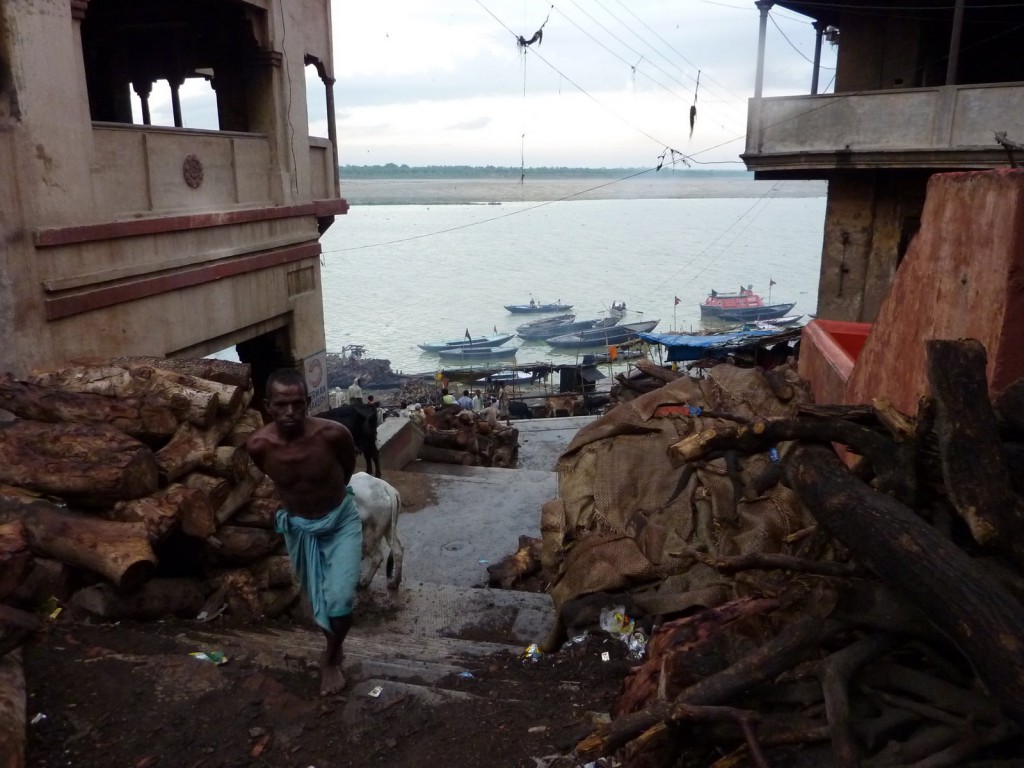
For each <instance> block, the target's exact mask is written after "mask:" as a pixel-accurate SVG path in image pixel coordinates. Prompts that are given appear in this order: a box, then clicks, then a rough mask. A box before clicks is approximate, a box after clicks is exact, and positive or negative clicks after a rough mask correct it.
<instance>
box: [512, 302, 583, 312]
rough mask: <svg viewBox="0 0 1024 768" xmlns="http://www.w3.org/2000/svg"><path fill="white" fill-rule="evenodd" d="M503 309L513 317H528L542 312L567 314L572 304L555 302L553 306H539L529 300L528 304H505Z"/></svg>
mask: <svg viewBox="0 0 1024 768" xmlns="http://www.w3.org/2000/svg"><path fill="white" fill-rule="evenodd" d="M505 309H507V310H508V311H509V312H511V313H512V314H513V315H529V314H540V313H542V312H568V311H569V310H570V309H572V304H563V303H562V302H560V301H556V302H555V303H553V304H539V303H537V302H536V301H534V300H533V299H530V303H529V304H506V305H505Z"/></svg>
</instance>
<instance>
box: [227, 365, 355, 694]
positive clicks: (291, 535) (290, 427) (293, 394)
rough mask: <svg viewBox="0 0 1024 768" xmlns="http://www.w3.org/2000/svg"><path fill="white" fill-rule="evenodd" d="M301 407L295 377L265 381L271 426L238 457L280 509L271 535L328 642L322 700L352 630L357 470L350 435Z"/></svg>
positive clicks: (336, 683)
mask: <svg viewBox="0 0 1024 768" xmlns="http://www.w3.org/2000/svg"><path fill="white" fill-rule="evenodd" d="M307 399H308V396H307V391H306V382H305V379H304V378H303V377H302V374H300V373H299V372H298V371H296V370H294V369H291V368H285V369H281V370H277V371H274V372H273V373H272V374H270V377H269V378H268V379H267V401H266V407H267V411H268V412H269V414H270V416H271V418H272V419H273V422H272V423H270V424H267V425H266V426H265V427H262V428H261V429H259V430H258V431H256V432H254V433H253V434H252V435H251V436H250V437H249V440H248V441H247V442H246V444H245V449H246V451H248V452H249V455H250V456H251V457H252V460H253V462H254V463H255V464H256V466H257V467H259V468H260V469H261V470H262V471H263V472H265V473H266V474H267V475H269V477H270V479H271V480H273V481H274V486H275V488H276V489H277V493H278V496H279V498H280V499H281V502H282V503H283V504H284V509H281V510H279V511H278V513H277V516H276V518H275V527H276V529H277V531H278V533H281V534H283V535H284V539H285V544H286V545H287V548H288V556H289V558H290V559H291V562H292V568H293V569H294V571H295V575H296V577H297V578H298V580H299V583H300V584H301V585H302V587H303V589H304V590H305V591H306V594H307V595H308V596H309V601H310V604H311V606H312V608H313V616H314V618H315V619H316V622H317V624H319V625H320V627H321V629H323V632H324V635H325V636H326V638H327V649H326V650H325V651H324V654H323V656H322V657H321V660H320V693H321V695H328V694H332V693H336V692H338V691H340V690H341V689H342V688H343V687H344V686H345V677H344V675H343V674H342V671H341V662H342V656H343V653H342V644H343V643H344V642H345V635H347V634H348V631H349V629H350V628H351V627H352V610H353V608H354V606H355V590H356V582H357V581H358V580H359V561H360V557H361V555H362V540H363V530H362V524H361V523H360V521H359V512H358V511H357V510H356V505H355V502H354V501H353V497H352V489H351V488H349V487H348V483H349V480H350V479H351V477H352V472H353V470H354V469H355V465H356V452H355V444H354V442H353V440H352V435H351V434H350V433H349V431H348V430H347V429H346V428H345V427H344V426H342V425H341V424H338V423H337V422H334V421H328V420H326V419H317V418H314V417H312V416H308V415H307V413H306V408H307Z"/></svg>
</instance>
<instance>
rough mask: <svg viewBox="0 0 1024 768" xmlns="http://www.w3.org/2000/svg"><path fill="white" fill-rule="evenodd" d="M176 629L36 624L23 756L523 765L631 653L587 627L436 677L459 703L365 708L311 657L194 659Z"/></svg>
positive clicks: (592, 707)
mask: <svg viewBox="0 0 1024 768" xmlns="http://www.w3.org/2000/svg"><path fill="white" fill-rule="evenodd" d="M182 628H183V625H182V624H181V623H177V622H173V621H171V622H161V623H149V624H131V623H125V622H121V623H120V624H117V625H114V624H101V625H92V624H83V623H72V622H61V621H58V622H55V623H53V624H50V625H49V627H48V629H47V631H46V632H45V633H44V634H43V635H41V636H40V637H39V638H37V639H36V640H35V641H34V642H32V643H31V644H30V645H28V646H27V647H26V648H25V674H26V678H27V681H28V689H29V699H28V702H29V703H28V719H29V720H30V722H31V724H30V725H29V744H28V750H27V758H28V761H27V764H28V765H29V766H33V767H42V766H46V767H47V768H56V766H76V767H77V768H116V767H123V768H157V767H158V766H159V767H161V768H164V767H166V768H220V767H224V768H227V767H228V766H275V767H276V766H297V767H298V768H307V767H309V766H314V767H315V768H349V767H351V768H355V766H367V765H388V766H391V767H392V768H422V767H423V766H446V767H447V768H481V767H485V766H486V767H490V768H505V767H507V768H527V767H528V768H534V766H536V765H538V763H537V762H536V761H535V760H534V758H543V757H545V756H549V755H553V754H554V753H558V752H563V751H566V750H568V749H570V748H571V747H572V745H573V744H574V743H575V742H576V741H577V740H578V739H579V738H581V737H582V736H584V735H585V734H587V733H589V732H590V731H591V730H592V728H593V723H594V722H595V720H596V719H599V717H600V714H599V713H606V712H608V711H609V709H610V708H611V706H612V703H613V701H614V699H615V697H616V695H617V693H618V691H619V688H620V681H621V679H622V677H623V676H624V674H625V673H626V671H627V670H628V669H629V667H630V666H631V665H632V664H633V663H635V662H633V661H632V660H630V659H629V658H628V657H627V655H626V649H625V646H624V645H623V644H622V643H620V642H618V641H616V640H613V639H611V638H609V637H604V638H598V637H596V636H591V637H589V638H588V639H587V640H586V641H585V642H584V643H581V644H577V645H575V646H573V647H571V648H569V649H567V650H565V651H563V652H561V653H559V654H553V655H550V656H544V657H541V658H540V659H539V660H536V661H533V660H526V659H523V658H521V657H519V656H516V655H513V654H500V655H496V656H492V657H483V658H478V659H476V660H474V661H471V662H468V663H467V664H466V665H464V666H467V668H468V669H469V671H470V673H471V675H472V676H471V677H470V676H451V677H449V678H446V679H444V680H443V681H441V683H440V684H439V685H438V687H440V688H444V689H449V690H454V691H460V692H463V693H465V694H470V695H471V696H472V698H467V699H465V700H463V701H457V702H453V703H446V704H438V705H432V704H427V703H424V702H422V701H420V700H418V699H417V698H416V697H414V696H408V697H407V698H400V699H398V700H393V701H391V702H389V703H387V704H385V705H382V706H375V704H374V702H373V701H371V700H369V699H368V698H367V697H366V696H362V697H360V699H361V700H360V701H358V702H350V699H351V698H353V697H355V694H354V693H351V692H348V693H345V692H343V693H342V694H340V695H337V696H333V697H330V698H326V699H324V698H321V697H319V696H318V695H317V676H316V673H315V671H314V670H311V669H302V668H299V669H295V670H290V671H284V670H279V669H265V668H260V667H258V666H255V665H253V664H250V663H248V662H246V661H245V660H244V659H230V660H229V661H228V662H227V663H225V664H223V665H217V664H214V663H211V662H208V661H201V660H198V659H196V658H194V657H192V656H190V655H189V651H190V648H189V646H188V645H187V644H185V643H183V642H182V640H181V639H180V638H179V633H180V630H181V629H182ZM477 635H479V633H477ZM472 639H479V636H477V637H473V638H472ZM604 651H607V652H608V653H609V656H610V660H609V661H602V659H601V654H602V652H604ZM350 704H355V705H357V706H351V705H350ZM542 764H543V763H542ZM570 764H575V763H570Z"/></svg>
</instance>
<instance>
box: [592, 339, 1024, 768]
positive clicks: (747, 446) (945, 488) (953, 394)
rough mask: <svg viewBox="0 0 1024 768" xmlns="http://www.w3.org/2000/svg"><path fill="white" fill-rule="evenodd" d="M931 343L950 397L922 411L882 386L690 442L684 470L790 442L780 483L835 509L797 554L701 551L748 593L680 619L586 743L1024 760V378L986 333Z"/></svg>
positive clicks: (935, 763) (768, 757)
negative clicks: (999, 379)
mask: <svg viewBox="0 0 1024 768" xmlns="http://www.w3.org/2000/svg"><path fill="white" fill-rule="evenodd" d="M926 350H927V367H928V379H929V384H930V395H929V396H928V397H926V398H923V399H922V400H921V403H920V408H919V411H918V413H917V414H916V416H915V417H909V416H906V415H903V414H900V413H898V412H897V411H895V410H894V409H892V408H891V406H888V405H887V404H886V403H885V402H884V401H882V400H876V401H875V402H874V403H873V404H872V405H865V406H825V405H818V406H815V405H809V406H802V407H801V411H802V414H801V415H800V416H799V417H797V418H792V419H761V420H749V419H743V418H739V417H734V416H730V415H729V414H724V413H723V414H716V419H715V420H714V421H713V422H712V426H711V427H710V428H705V429H703V430H700V431H696V432H693V433H692V434H689V435H686V436H685V437H683V439H682V440H680V441H679V442H677V443H676V444H674V445H673V446H672V447H671V449H670V456H671V458H672V459H673V463H674V464H675V465H676V466H678V467H679V469H680V471H681V472H684V473H685V472H686V471H687V467H688V466H689V465H690V464H692V463H693V462H701V461H703V460H706V459H707V458H708V457H709V456H713V455H715V454H716V453H719V454H720V453H721V452H726V453H733V454H734V455H737V454H738V456H739V457H740V458H741V459H742V457H743V456H744V455H748V454H752V453H756V452H762V451H768V450H769V449H772V448H776V450H778V451H779V452H780V453H781V454H782V461H781V463H780V464H778V465H775V466H779V467H780V471H779V472H778V474H777V475H776V479H777V480H778V481H780V482H784V483H786V484H787V485H788V486H789V487H790V488H791V489H792V490H793V491H795V492H796V494H797V495H798V496H799V497H800V500H801V501H802V503H803V504H804V505H805V506H806V507H807V509H808V511H809V512H810V513H811V514H812V515H813V516H814V517H815V519H816V521H817V525H816V526H814V527H813V528H811V529H807V530H803V531H797V532H794V533H793V534H792V536H791V539H790V540H791V541H792V542H793V543H794V554H785V555H784V554H769V553H761V552H752V553H748V554H745V555H739V556H733V557H710V556H708V555H707V554H706V553H702V552H697V551H693V552H691V553H690V554H691V555H692V557H693V559H694V560H696V561H700V562H702V563H706V564H708V565H711V566H713V567H715V568H716V569H718V571H719V572H720V573H721V574H722V575H723V576H724V577H730V576H731V577H733V578H735V579H737V580H742V581H743V583H744V584H745V585H746V586H747V588H748V589H747V594H746V596H744V597H741V598H739V599H736V600H733V601H731V602H727V603H725V604H721V605H717V606H714V607H711V608H707V609H704V610H699V611H697V610H695V611H693V612H691V613H690V615H686V616H681V617H678V618H674V619H673V620H671V621H668V622H666V623H664V624H662V625H661V626H660V628H658V630H657V631H656V632H655V633H654V634H653V636H652V637H651V639H650V643H649V646H648V648H649V658H648V660H647V661H646V662H645V663H644V664H642V665H641V666H639V667H637V668H635V669H634V671H633V672H632V673H631V674H630V676H629V678H627V680H626V683H625V686H624V692H623V695H622V698H621V699H620V701H619V703H618V705H617V708H616V712H615V713H614V718H613V720H612V721H611V723H610V724H608V725H606V726H603V727H602V728H601V729H600V730H598V731H596V732H594V733H593V734H591V735H590V736H589V737H587V738H586V739H584V740H583V741H582V742H581V743H580V744H579V745H578V746H577V749H576V757H578V758H579V759H580V760H592V759H594V758H595V757H597V756H598V755H608V754H612V753H616V754H618V755H619V756H620V757H623V758H624V759H625V764H628V765H631V766H652V767H653V766H661V765H682V764H686V765H697V764H699V765H707V766H713V767H714V768H726V767H727V766H728V767H730V768H731V767H733V766H756V767H757V768H766V766H770V765H776V766H782V765H787V766H789V765H794V766H795V765H832V766H836V767H837V768H855V767H857V766H864V767H865V768H868V767H870V768H882V767H883V766H910V765H912V766H916V767H917V768H924V767H925V766H927V767H928V768H939V767H940V766H970V765H977V766H981V765H984V766H989V767H992V766H1011V765H1020V764H1021V757H1020V756H1021V755H1022V754H1024V738H1022V736H1021V733H1022V731H1021V729H1022V728H1024V609H1022V599H1024V500H1022V494H1024V479H1022V478H1024V472H1022V471H1021V470H1022V469H1024V415H1022V414H1024V379H1022V380H1020V381H1018V382H1017V383H1016V384H1014V385H1011V386H1010V387H1008V388H1007V389H1005V390H1004V391H1002V392H1001V393H999V395H998V397H997V398H996V399H995V400H994V402H993V401H990V398H989V392H988V387H987V383H986V375H985V373H986V355H985V350H984V348H983V347H982V346H981V344H979V343H978V342H976V341H973V340H960V341H930V342H928V343H927V346H926ZM663 374H664V375H669V376H671V375H673V374H671V372H667V371H666V372H663ZM836 445H841V446H845V451H846V454H845V460H844V459H841V458H840V456H839V455H838V454H837V452H836V450H835V448H834V446H836ZM748 490H749V491H750V492H752V493H755V494H756V493H759V492H762V491H763V488H761V489H748ZM828 553H839V554H838V556H832V555H830V554H828Z"/></svg>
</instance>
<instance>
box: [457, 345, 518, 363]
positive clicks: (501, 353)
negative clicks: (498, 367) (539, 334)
mask: <svg viewBox="0 0 1024 768" xmlns="http://www.w3.org/2000/svg"><path fill="white" fill-rule="evenodd" d="M518 351H519V347H455V348H453V349H442V350H440V351H439V352H438V353H437V354H438V356H439V357H440V358H441V359H442V360H507V359H509V358H511V357H515V356H516V352H518Z"/></svg>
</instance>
